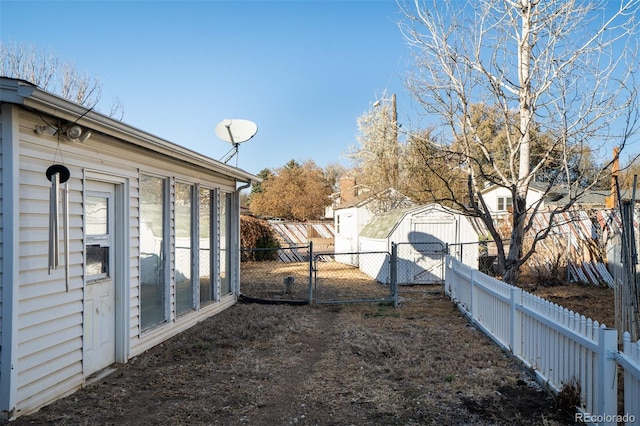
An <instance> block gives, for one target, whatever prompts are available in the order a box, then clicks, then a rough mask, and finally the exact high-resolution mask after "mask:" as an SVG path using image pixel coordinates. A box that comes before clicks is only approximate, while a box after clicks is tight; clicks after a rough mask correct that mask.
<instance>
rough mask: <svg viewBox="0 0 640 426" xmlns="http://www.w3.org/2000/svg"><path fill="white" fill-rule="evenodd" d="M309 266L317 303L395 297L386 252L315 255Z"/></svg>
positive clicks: (353, 301) (388, 255)
mask: <svg viewBox="0 0 640 426" xmlns="http://www.w3.org/2000/svg"><path fill="white" fill-rule="evenodd" d="M313 265H314V267H313V270H314V279H313V283H314V287H313V300H314V302H315V303H317V304H335V303H360V302H394V301H395V300H396V296H395V292H394V287H395V286H394V285H393V282H394V276H393V274H394V270H393V268H392V265H391V255H390V253H389V252H382V251H380V252H353V253H339V254H335V255H327V254H318V255H316V256H314V261H313Z"/></svg>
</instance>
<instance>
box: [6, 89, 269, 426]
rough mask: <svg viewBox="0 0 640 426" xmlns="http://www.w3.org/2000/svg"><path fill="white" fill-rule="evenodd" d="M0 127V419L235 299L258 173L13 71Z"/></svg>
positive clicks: (76, 384)
mask: <svg viewBox="0 0 640 426" xmlns="http://www.w3.org/2000/svg"><path fill="white" fill-rule="evenodd" d="M0 125H1V133H0V138H1V140H0V142H1V144H0V158H1V163H0V165H1V166H0V176H1V179H0V182H1V184H0V185H1V186H0V190H1V195H2V197H1V199H0V237H1V240H0V333H1V334H0V343H1V346H0V410H1V411H0V412H1V415H2V418H3V419H11V418H15V417H18V416H20V415H23V414H25V413H28V412H31V411H34V410H36V409H38V408H40V407H42V406H43V405H46V404H48V403H50V402H52V401H54V400H56V399H58V398H60V397H62V396H65V395H68V394H70V393H72V392H74V391H75V390H77V389H78V388H80V387H81V386H83V385H84V384H86V383H87V382H89V381H90V380H92V379H93V378H94V377H96V376H97V375H99V374H101V373H104V372H105V371H108V368H109V367H110V366H112V364H114V363H126V362H127V361H128V360H130V359H131V358H132V357H135V356H137V355H139V354H141V353H143V352H144V351H146V350H148V349H150V348H152V347H154V346H156V345H158V344H159V343H161V342H163V341H165V340H167V339H169V338H170V337H172V336H174V335H176V334H177V333H179V332H181V331H183V330H185V329H187V328H189V327H191V326H193V325H195V324H197V323H198V322H200V321H202V320H203V319H205V318H207V317H210V316H212V315H214V314H216V313H219V312H221V311H222V310H224V309H226V308H228V307H230V306H232V305H233V304H234V303H235V302H236V300H237V295H238V294H239V226H240V225H239V221H240V219H239V201H238V200H239V192H240V190H242V189H243V188H246V187H248V185H249V184H250V183H251V181H252V180H254V181H255V180H259V179H258V178H257V177H255V176H253V175H251V174H249V173H247V172H244V171H242V170H240V169H237V168H234V167H231V166H227V165H226V164H223V163H220V162H218V161H216V160H213V159H210V158H208V157H205V156H203V155H201V154H198V153H196V152H193V151H190V150H188V149H185V148H183V147H180V146H178V145H175V144H173V143H170V142H168V141H165V140H163V139H160V138H158V137H156V136H153V135H151V134H148V133H145V132H143V131H141V130H138V129H136V128H134V127H131V126H128V125H126V124H124V123H122V122H120V121H117V120H113V119H111V118H109V117H106V116H104V115H102V114H99V113H97V112H94V111H91V110H87V109H86V108H85V107H83V106H80V105H78V104H75V103H72V102H69V101H67V100H64V99H62V98H61V97H59V96H56V95H53V94H51V93H48V92H46V91H43V90H41V89H39V88H37V87H36V86H34V85H32V84H30V83H27V82H24V81H20V80H15V79H9V78H0ZM52 166H53V167H52Z"/></svg>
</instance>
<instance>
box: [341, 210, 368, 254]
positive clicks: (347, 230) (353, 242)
mask: <svg viewBox="0 0 640 426" xmlns="http://www.w3.org/2000/svg"><path fill="white" fill-rule="evenodd" d="M372 216H373V214H372V213H371V212H370V211H369V210H368V209H367V208H366V206H354V207H348V208H342V209H336V210H335V221H334V228H335V230H336V234H335V249H334V251H335V253H336V254H338V253H349V252H351V253H353V252H357V251H358V250H359V247H360V240H359V238H360V237H359V234H360V231H362V228H364V226H365V225H366V224H367V222H369V220H370V219H371V217H372ZM338 221H339V223H338ZM338 230H339V232H338ZM335 259H336V262H340V263H345V264H348V265H353V266H358V261H359V259H358V256H357V255H355V254H353V255H342V256H340V255H336V256H335Z"/></svg>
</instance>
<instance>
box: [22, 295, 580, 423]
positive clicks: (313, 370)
mask: <svg viewBox="0 0 640 426" xmlns="http://www.w3.org/2000/svg"><path fill="white" fill-rule="evenodd" d="M404 296H405V299H404V302H403V304H402V306H401V307H399V308H398V309H394V308H393V307H392V306H388V305H384V304H367V305H364V304H361V305H347V304H342V305H335V306H329V305H325V306H315V307H312V306H289V305H263V304H237V305H235V306H233V307H232V308H230V309H228V310H226V311H225V312H223V313H221V314H220V315H217V316H215V317H213V318H210V319H208V320H206V321H203V322H202V323H200V324H198V325H197V326H195V327H193V328H192V329H190V330H188V331H186V332H185V333H183V334H181V335H180V336H177V337H175V338H173V339H171V340H169V341H167V342H165V343H164V344H162V345H160V346H158V347H156V348H154V349H152V350H150V351H148V352H147V353H145V354H143V355H142V356H139V357H137V358H135V359H132V360H131V361H130V362H129V363H128V364H126V365H121V366H118V368H117V370H116V371H115V372H114V373H112V374H111V375H109V376H107V377H105V378H103V379H101V380H99V381H98V382H96V383H94V384H92V385H90V386H88V387H86V388H84V389H82V390H80V391H78V392H76V393H74V394H72V395H71V396H68V397H67V398H64V399H62V400H59V401H57V402H55V403H53V404H51V405H49V406H47V407H45V408H43V409H41V410H40V411H39V412H37V413H35V414H32V415H29V416H23V417H20V418H18V419H17V420H16V421H15V422H13V423H12V424H15V425H16V426H17V425H27V424H57V425H65V424H73V425H89V424H91V425H93V424H101V425H116V424H117V425H120V424H167V425H168V424H171V425H179V424H185V425H186V424H189V425H192V424H212V425H213V424H220V425H241V424H255V425H291V424H299V425H325V424H331V425H429V424H433V425H459V424H469V425H475V424H477V425H489V424H494V425H513V424H518V425H528V424H529V425H562V424H571V423H572V422H573V414H572V413H571V412H568V411H564V410H561V409H559V407H558V406H557V404H556V402H555V401H554V399H552V398H551V397H550V396H549V395H548V394H547V393H545V392H544V391H543V390H542V389H541V388H539V387H538V386H537V385H535V384H533V383H532V382H531V380H529V378H528V377H527V376H526V375H524V374H523V373H522V372H521V370H520V369H519V368H518V367H517V366H516V365H515V364H514V363H513V362H512V361H510V360H509V358H507V356H506V355H505V354H504V353H503V352H501V351H500V350H499V349H498V348H497V347H496V346H495V345H494V344H493V343H492V342H491V341H490V340H489V339H488V338H486V337H485V336H484V335H482V334H481V333H480V332H479V331H477V330H475V329H474V328H473V327H470V326H469V325H468V324H467V322H466V320H465V319H464V318H463V317H462V316H461V315H460V314H459V312H458V310H457V309H456V308H455V307H454V306H453V305H452V303H451V302H450V300H449V299H448V298H447V297H446V296H445V295H443V294H442V293H440V292H438V291H435V292H422V293H411V294H406V295H404Z"/></svg>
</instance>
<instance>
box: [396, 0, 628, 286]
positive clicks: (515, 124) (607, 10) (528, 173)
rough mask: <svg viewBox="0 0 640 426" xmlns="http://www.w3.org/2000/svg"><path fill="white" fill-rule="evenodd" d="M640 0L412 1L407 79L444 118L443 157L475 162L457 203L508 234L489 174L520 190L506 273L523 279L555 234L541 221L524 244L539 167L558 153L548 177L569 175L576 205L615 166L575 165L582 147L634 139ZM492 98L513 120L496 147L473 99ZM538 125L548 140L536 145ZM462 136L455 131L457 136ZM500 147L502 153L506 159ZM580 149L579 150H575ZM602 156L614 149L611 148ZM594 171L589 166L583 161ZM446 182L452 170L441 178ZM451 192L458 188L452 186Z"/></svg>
mask: <svg viewBox="0 0 640 426" xmlns="http://www.w3.org/2000/svg"><path fill="white" fill-rule="evenodd" d="M639 5H640V1H639V0H621V1H618V2H615V3H614V2H608V1H590V0H575V1H561V2H559V1H550V0H498V1H496V0H477V1H469V2H466V3H462V2H459V1H442V0H434V1H433V2H431V3H429V4H427V3H426V2H421V1H419V0H416V1H415V2H413V3H412V4H410V5H409V4H406V3H405V4H402V5H401V7H402V9H403V10H404V12H405V16H406V18H407V19H406V20H405V21H404V22H403V23H402V24H401V28H402V31H403V34H404V36H405V38H406V39H407V40H408V41H409V43H410V44H411V46H412V47H413V48H414V49H415V50H414V51H415V53H416V55H415V68H414V72H413V73H412V75H411V76H410V78H409V85H410V88H411V90H412V92H413V94H414V97H415V98H416V100H417V101H418V102H419V103H420V104H421V105H422V107H423V108H424V112H425V113H426V114H427V115H430V116H432V117H434V118H436V119H437V120H438V122H437V123H435V130H434V132H433V136H435V138H436V139H437V140H439V141H450V142H449V143H446V144H443V145H439V147H438V150H437V152H438V157H439V158H442V159H446V161H448V162H449V169H454V168H457V169H459V170H462V171H464V172H465V174H466V178H467V193H466V194H465V196H464V197H451V198H453V199H452V200H450V201H452V202H453V203H454V204H455V205H456V207H457V208H459V209H460V210H461V211H463V212H465V213H466V214H468V215H472V216H476V217H479V218H481V219H482V221H483V222H484V223H485V224H486V226H487V228H488V230H489V232H490V233H491V236H492V237H493V238H494V239H495V240H496V241H500V240H501V236H500V233H499V232H498V229H497V226H496V223H495V222H494V219H493V217H492V215H491V212H490V209H489V208H488V206H487V205H486V203H485V200H484V198H483V196H482V192H481V191H482V189H483V188H485V185H487V184H494V185H499V186H501V187H504V188H508V189H509V190H510V191H511V194H512V199H513V210H512V213H511V216H510V222H511V227H512V233H511V236H510V241H509V246H510V248H509V250H508V253H506V252H505V245H502V244H498V262H499V268H500V270H501V272H502V274H503V279H504V280H505V281H507V282H510V283H515V282H516V281H517V279H518V276H519V268H520V266H521V265H522V264H523V263H524V262H526V260H527V259H528V258H529V257H530V256H531V254H532V253H533V252H534V251H535V249H536V243H537V242H538V241H540V240H541V239H543V238H545V237H546V236H547V234H548V233H549V231H550V228H549V229H546V230H543V231H540V232H538V233H537V234H536V235H535V238H534V242H533V243H532V244H531V246H530V247H528V248H527V250H526V252H525V251H524V248H523V238H524V236H525V234H526V233H527V231H529V230H530V229H531V226H532V218H533V216H534V215H535V213H536V212H538V211H539V209H540V207H541V205H542V204H541V203H542V200H541V201H540V202H537V203H533V204H532V205H527V203H526V200H527V193H528V190H529V185H530V184H531V182H532V181H533V179H534V177H535V176H536V173H538V172H539V171H540V170H543V169H545V168H548V166H549V164H552V163H554V164H557V166H556V167H557V169H558V170H559V171H561V173H555V174H554V175H553V176H554V177H553V178H551V179H549V181H548V182H547V184H548V187H547V188H548V189H547V191H550V190H551V187H552V186H553V185H554V184H556V183H562V184H563V185H565V186H566V187H567V189H568V190H569V191H570V197H569V201H568V202H567V204H566V205H563V206H560V207H558V208H555V209H554V210H553V211H552V212H551V213H550V214H551V216H552V218H553V216H554V215H556V214H558V213H560V212H562V211H566V210H568V209H569V208H571V206H572V205H573V204H574V203H575V201H576V200H577V199H578V198H579V197H580V196H581V195H582V194H583V193H584V192H585V191H586V190H588V189H589V188H591V187H592V186H594V185H596V184H597V182H598V181H599V180H600V179H601V178H602V176H604V175H605V171H606V170H607V169H608V168H609V166H610V164H611V161H612V160H603V161H600V162H598V163H599V164H601V166H600V167H599V168H598V169H596V170H590V171H589V173H590V174H589V176H588V179H586V178H585V176H586V175H581V176H576V175H575V173H574V172H575V170H576V168H575V167H574V166H575V163H574V164H572V161H574V162H575V159H576V158H577V157H578V158H579V156H580V153H590V154H596V153H603V152H604V151H603V150H602V148H603V147H607V149H606V153H607V154H608V153H610V152H611V151H612V147H613V146H618V147H619V148H621V149H622V148H624V146H625V144H627V142H628V141H629V139H630V137H631V136H632V135H634V134H635V133H636V131H637V128H638V126H637V125H638V120H637V115H636V114H637V106H638V105H637V97H636V96H637V93H636V87H635V82H634V74H635V72H636V69H637V65H638V63H637V59H636V58H637V56H636V54H637V45H635V44H633V43H636V42H637V38H636V32H637V29H638V23H637V22H636V17H637V12H638V7H639ZM477 104H484V105H489V106H491V107H492V108H494V109H495V111H496V112H498V114H499V117H500V121H501V123H502V125H503V126H504V127H505V128H504V132H502V133H501V137H503V138H504V147H505V149H504V150H503V151H502V152H501V153H497V152H495V151H494V150H493V149H492V144H493V142H494V139H493V138H494V136H492V135H487V134H486V133H485V132H483V129H481V128H479V127H478V126H477V123H478V121H477V120H474V116H473V114H474V108H473V106H474V105H477ZM536 134H543V135H545V137H546V138H549V139H548V140H546V141H545V144H544V149H543V150H542V152H541V153H538V154H539V155H536V156H535V157H534V156H532V155H531V152H532V151H531V149H532V140H533V138H534V137H535V135H536ZM454 142H455V143H454ZM498 156H500V158H499V160H500V161H498ZM576 156H577V157H576ZM602 158H604V157H602ZM583 171H585V172H586V170H583ZM442 182H443V183H446V179H443V180H442ZM451 194H453V192H451Z"/></svg>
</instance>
